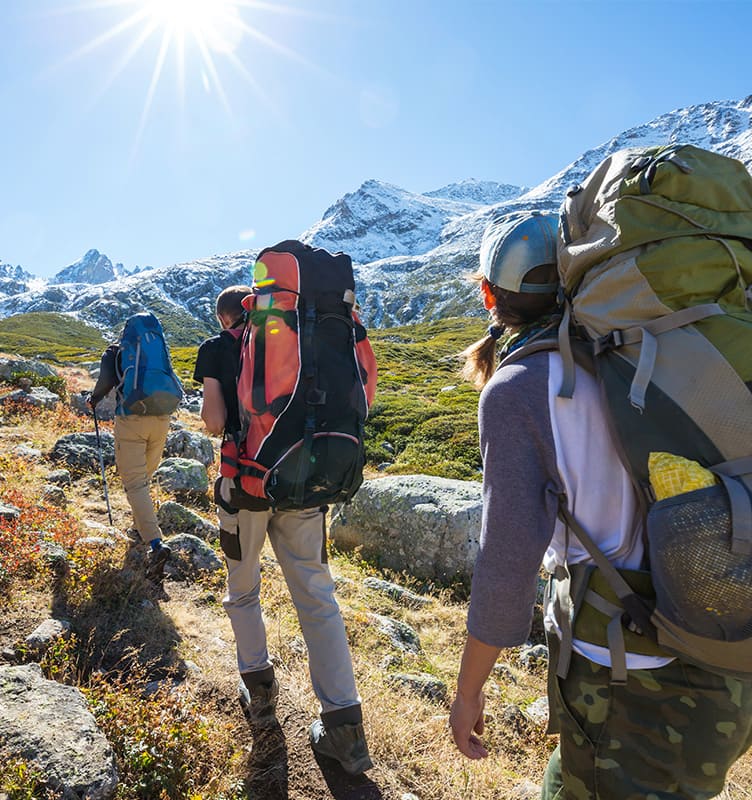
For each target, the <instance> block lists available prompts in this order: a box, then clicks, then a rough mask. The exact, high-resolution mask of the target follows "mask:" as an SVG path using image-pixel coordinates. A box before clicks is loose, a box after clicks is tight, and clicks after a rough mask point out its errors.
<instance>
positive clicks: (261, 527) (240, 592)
mask: <svg viewBox="0 0 752 800" xmlns="http://www.w3.org/2000/svg"><path fill="white" fill-rule="evenodd" d="M223 480H224V481H227V480H228V479H227V478H224V479H223ZM217 511H218V514H219V526H220V529H221V530H220V543H221V546H222V550H223V551H224V554H225V561H226V563H227V594H226V596H225V598H224V600H223V601H222V605H223V606H224V608H225V611H226V612H227V615H228V616H229V618H230V623H231V624H232V629H233V632H234V633H235V643H236V646H237V656H238V668H239V671H240V672H241V673H248V672H256V671H259V670H264V669H268V668H269V667H270V666H271V661H270V659H269V653H268V651H267V645H266V628H265V626H264V620H263V617H262V613H261V604H260V602H259V593H260V589H261V571H260V568H259V555H260V553H261V548H262V547H263V544H264V541H265V539H266V537H267V536H268V537H269V541H270V542H271V545H272V548H273V550H274V554H275V555H276V557H277V561H278V562H279V565H280V567H281V569H282V573H283V575H284V576H285V581H286V582H287V587H288V589H289V590H290V596H291V597H292V601H293V603H294V605H295V610H296V612H297V614H298V620H299V622H300V628H301V630H302V632H303V638H304V639H305V643H306V646H307V648H308V666H309V671H310V675H311V682H312V684H313V690H314V692H315V693H316V696H317V697H318V699H319V702H320V703H321V710H322V711H323V712H325V713H328V712H334V711H339V710H341V709H343V708H349V707H351V706H359V705H360V697H359V695H358V691H357V689H356V686H355V677H354V675H353V667H352V660H351V657H350V648H349V646H348V644H347V633H346V632H345V625H344V622H343V621H342V615H341V614H340V610H339V606H338V604H337V601H336V600H335V598H334V581H333V580H332V576H331V573H330V572H329V565H328V564H327V563H326V531H325V527H324V514H323V513H322V512H321V511H320V510H319V509H317V508H309V509H304V510H300V511H276V512H274V511H271V510H269V511H238V512H237V513H236V514H230V513H228V512H227V511H225V510H224V509H222V508H218V510H217Z"/></svg>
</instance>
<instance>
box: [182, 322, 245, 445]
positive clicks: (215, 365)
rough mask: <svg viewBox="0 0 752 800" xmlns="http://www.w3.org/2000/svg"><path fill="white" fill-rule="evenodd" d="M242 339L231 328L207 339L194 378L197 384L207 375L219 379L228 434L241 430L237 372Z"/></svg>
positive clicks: (199, 353) (200, 352)
mask: <svg viewBox="0 0 752 800" xmlns="http://www.w3.org/2000/svg"><path fill="white" fill-rule="evenodd" d="M241 338H242V337H238V338H237V339H236V338H235V337H234V336H233V335H232V334H231V333H230V332H229V331H222V333H220V334H219V336H212V338H211V339H207V340H206V341H205V342H204V343H203V344H202V345H201V346H200V347H199V348H198V355H197V356H196V366H195V368H194V370H193V380H194V381H196V382H197V383H203V382H204V378H214V379H215V380H218V381H219V384H220V386H221V387H222V397H223V398H224V401H225V406H226V407H227V421H226V422H225V432H226V433H237V432H238V431H239V430H240V415H239V414H238V390H237V375H238V363H239V361H240V343H241Z"/></svg>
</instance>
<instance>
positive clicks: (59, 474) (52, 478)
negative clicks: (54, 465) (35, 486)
mask: <svg viewBox="0 0 752 800" xmlns="http://www.w3.org/2000/svg"><path fill="white" fill-rule="evenodd" d="M45 480H46V481H47V483H54V484H55V485H56V486H70V485H71V483H72V481H71V474H70V470H67V469H54V470H52V472H50V473H49V475H47V477H46V479H45Z"/></svg>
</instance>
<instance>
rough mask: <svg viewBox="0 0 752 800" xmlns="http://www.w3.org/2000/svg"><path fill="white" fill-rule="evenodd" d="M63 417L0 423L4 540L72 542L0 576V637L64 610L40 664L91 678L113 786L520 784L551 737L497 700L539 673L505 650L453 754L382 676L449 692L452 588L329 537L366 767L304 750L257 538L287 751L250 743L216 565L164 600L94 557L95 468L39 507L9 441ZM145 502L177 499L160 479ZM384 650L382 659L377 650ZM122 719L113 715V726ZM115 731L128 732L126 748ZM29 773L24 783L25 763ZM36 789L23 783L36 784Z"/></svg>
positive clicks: (196, 789)
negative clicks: (400, 628) (405, 634)
mask: <svg viewBox="0 0 752 800" xmlns="http://www.w3.org/2000/svg"><path fill="white" fill-rule="evenodd" d="M76 380H80V376H78V377H76ZM182 421H183V422H185V423H186V424H187V425H189V426H190V427H193V428H195V429H197V430H198V429H200V425H199V423H198V421H197V419H196V418H195V417H191V416H190V415H184V416H183V417H182ZM103 427H109V426H108V425H103ZM71 430H91V423H90V421H89V420H85V419H81V418H79V417H76V416H75V415H72V414H70V413H69V412H67V411H56V412H45V413H41V414H17V415H11V416H8V415H6V418H5V420H4V424H2V425H0V473H2V475H3V477H4V481H2V482H0V496H2V498H3V499H5V500H15V501H16V502H17V503H18V504H19V506H20V507H22V509H23V511H24V519H25V520H26V522H25V523H24V525H21V526H18V527H17V528H14V529H13V530H12V531H11V532H10V533H8V534H7V535H8V536H12V537H15V538H11V539H10V540H9V541H8V542H6V546H7V547H8V548H10V549H11V550H12V549H13V548H14V547H16V548H18V547H21V544H22V543H23V544H24V546H27V551H24V552H28V557H29V558H30V559H32V560H33V559H35V558H36V557H37V554H36V551H34V548H33V547H32V548H31V549H28V542H29V538H28V537H29V531H30V530H31V529H32V528H34V529H35V530H37V531H38V530H43V531H45V532H46V533H45V536H46V537H50V538H53V539H56V540H58V541H60V542H64V543H65V545H66V547H68V549H69V551H70V552H71V553H72V554H73V555H72V557H71V563H72V569H71V572H70V573H69V574H68V575H67V576H66V577H65V578H64V579H63V580H62V581H61V580H60V579H58V580H54V579H53V578H52V576H51V575H50V573H49V572H47V571H45V569H43V568H41V567H39V565H37V566H35V568H34V569H30V570H29V569H26V570H24V569H23V568H22V567H21V565H20V564H19V565H18V567H17V570H16V572H15V573H14V574H13V575H11V576H9V580H10V584H9V586H10V589H9V590H8V591H6V592H5V594H4V596H3V599H2V600H0V606H1V608H2V613H1V614H0V647H2V646H8V645H10V644H18V642H19V641H22V640H23V638H24V637H25V636H26V635H28V633H30V632H31V630H33V628H34V627H36V625H37V624H38V623H39V622H40V621H41V620H42V619H43V618H45V617H46V616H49V615H50V614H51V613H58V614H63V613H64V614H66V615H67V618H69V619H70V620H71V621H72V623H73V627H74V631H75V637H74V639H73V640H72V641H71V642H70V643H69V644H68V645H66V646H65V647H60V648H57V649H55V650H53V651H52V652H51V653H50V654H48V656H47V657H46V659H45V662H44V665H43V666H44V668H45V670H46V672H47V674H48V675H50V676H53V677H55V678H56V679H58V680H64V681H67V682H70V683H74V684H77V685H79V686H81V687H82V689H84V690H85V691H86V693H87V696H88V697H89V700H90V703H91V705H92V708H94V709H95V710H96V713H97V717H98V719H99V720H100V724H101V725H102V726H103V728H104V729H105V730H106V731H107V733H108V736H109V737H110V739H111V741H112V743H113V747H114V749H115V752H116V753H117V756H118V760H119V766H120V772H121V776H122V781H121V787H120V790H119V794H118V800H182V799H183V798H185V800H241V799H243V798H245V800H256V798H264V800H277V798H288V800H289V798H292V800H326V798H331V797H335V798H343V800H344V798H356V797H358V798H362V800H370V799H371V798H373V799H374V800H376V798H382V800H399V799H400V798H401V797H402V795H403V794H404V793H406V792H413V793H414V794H415V795H417V796H418V797H419V798H420V800H458V799H459V798H468V800H504V798H511V797H512V796H513V790H514V787H515V786H517V785H518V784H520V783H521V782H523V781H525V780H528V781H532V782H533V783H538V782H539V781H540V779H541V775H542V773H543V769H544V767H545V763H546V761H547V758H548V755H549V753H550V751H551V750H552V748H553V746H554V745H555V739H552V738H550V737H546V736H545V734H544V732H543V730H542V728H541V727H540V726H539V725H536V724H534V723H532V722H529V721H527V720H526V719H525V718H524V717H519V716H517V717H514V716H510V715H509V713H508V710H509V707H510V706H511V705H512V704H514V705H516V706H518V707H520V708H523V709H524V708H525V707H526V706H527V705H528V704H529V703H530V702H532V701H533V700H535V699H536V698H538V697H541V696H543V695H545V675H544V674H543V672H542V671H540V670H534V671H529V670H527V669H526V668H523V667H521V666H520V665H519V663H518V662H517V658H516V657H517V652H516V651H508V652H505V653H504V654H503V659H502V660H503V661H504V663H505V664H506V665H507V667H508V672H507V675H508V676H511V678H510V677H507V678H506V679H504V680H502V679H501V678H498V677H492V678H491V679H490V680H489V682H488V684H487V696H488V703H487V724H486V731H485V733H484V736H483V739H484V742H485V743H486V744H487V746H488V748H489V750H490V751H491V756H490V757H489V758H488V759H486V760H484V761H482V762H470V761H468V760H466V759H464V758H463V757H462V756H460V755H459V753H458V752H457V750H456V749H455V747H454V744H453V742H452V739H451V736H450V734H449V730H448V727H447V721H448V714H449V704H448V702H442V701H429V700H427V699H424V698H421V697H418V696H415V695H414V694H410V693H408V692H405V691H402V690H398V689H395V688H394V687H393V686H391V685H390V684H389V683H388V681H387V678H388V676H389V674H390V673H391V672H395V671H401V672H427V673H430V674H431V675H433V676H435V677H436V678H439V679H441V680H443V681H444V682H445V683H446V685H447V687H448V695H449V697H451V694H452V691H453V689H454V685H455V681H456V672H457V668H458V665H459V661H460V654H461V650H462V646H463V643H464V637H465V615H466V610H467V607H466V604H465V603H464V602H460V601H458V600H454V599H452V596H451V595H450V593H449V592H448V591H446V590H439V589H435V590H431V591H428V593H427V594H428V596H430V597H431V598H432V602H431V604H430V605H428V606H426V607H421V608H408V607H405V606H403V605H400V604H399V603H398V602H396V601H395V600H393V599H391V598H389V597H386V596H384V595H381V594H379V593H377V592H375V591H374V590H371V589H368V588H367V587H365V586H364V585H363V579H364V577H366V576H367V575H370V574H378V575H379V577H387V578H390V579H395V580H396V581H397V582H399V583H402V584H403V585H405V586H407V587H408V588H413V589H414V590H417V589H418V588H419V587H418V586H417V584H416V583H415V582H414V581H411V580H410V579H409V578H408V577H406V576H395V575H382V574H381V573H377V572H376V571H375V570H374V569H373V568H372V567H371V566H369V565H368V564H367V563H365V562H363V561H361V560H360V559H359V557H358V554H357V553H356V554H350V555H345V554H342V553H337V552H332V553H331V556H330V564H331V567H332V572H333V573H334V575H335V576H336V577H337V578H338V601H339V603H340V607H341V609H342V614H343V617H344V619H345V623H346V627H347V630H348V636H349V639H350V643H351V648H352V652H353V663H354V667H355V672H356V677H357V681H358V686H359V690H360V692H361V696H362V700H363V708H364V713H365V725H366V730H367V733H368V736H369V743H370V747H371V751H372V756H373V759H374V762H375V764H376V766H375V768H374V769H373V770H372V771H371V772H369V774H368V777H369V780H368V781H367V782H363V783H360V784H357V783H350V784H347V783H340V784H336V782H335V781H333V779H332V776H331V775H330V774H327V773H326V770H325V768H324V767H322V766H321V765H320V764H317V762H316V761H315V760H314V758H313V756H312V754H311V751H310V749H309V747H308V744H307V739H306V726H307V724H308V723H309V722H310V720H311V719H312V718H314V717H315V715H316V714H317V712H318V705H317V701H316V698H315V696H314V695H313V692H312V689H311V685H310V678H309V675H308V666H307V658H306V653H305V646H304V645H303V644H302V636H301V632H300V627H299V625H298V621H297V617H296V615H295V611H294V608H293V606H292V604H291V602H290V598H289V594H288V592H287V588H286V585H285V582H284V579H283V576H282V574H281V571H280V569H279V567H278V565H277V564H276V562H275V561H274V558H273V553H272V551H271V549H270V548H269V547H268V546H267V548H265V551H264V559H263V573H262V607H263V608H264V614H265V618H266V623H267V633H268V643H269V650H270V653H271V654H272V657H273V660H274V661H275V664H276V670H277V675H278V678H279V680H280V684H281V689H282V691H281V696H280V708H279V713H278V718H279V720H280V724H281V732H282V744H281V747H282V749H281V750H274V748H273V746H272V745H268V746H269V748H271V749H270V750H269V752H265V751H264V747H265V746H267V745H264V744H263V742H262V741H260V740H259V741H256V742H254V741H253V739H252V737H251V735H250V732H249V731H248V729H247V727H246V725H245V722H244V720H243V718H242V716H241V714H240V713H239V710H238V707H237V704H236V702H237V701H236V687H237V668H236V662H235V645H234V637H233V634H232V630H231V628H230V624H229V620H228V619H227V617H226V615H225V613H224V611H223V609H222V606H221V599H222V594H223V576H222V575H221V574H220V575H218V576H215V577H213V578H209V577H207V578H206V579H203V580H201V581H199V582H197V583H192V584H189V583H177V582H172V581H168V583H167V585H166V588H167V590H168V592H169V595H170V599H169V600H166V601H163V602H160V603H152V602H147V601H145V587H144V585H143V582H142V581H141V580H140V578H139V577H138V575H137V574H136V573H134V572H133V571H130V570H128V569H124V568H123V565H124V562H125V555H126V554H125V544H123V543H121V544H120V545H118V546H117V547H116V548H115V550H114V551H107V552H106V553H105V554H103V553H102V551H101V550H97V549H90V548H83V547H78V546H76V542H77V540H79V539H80V538H82V537H83V536H85V535H86V534H87V533H88V531H87V530H86V526H85V522H86V521H87V520H94V521H97V522H106V509H105V507H104V502H103V499H102V492H101V486H100V485H99V484H98V482H97V481H96V479H95V478H96V476H88V477H84V478H81V479H78V480H76V481H75V483H74V485H73V487H72V488H71V489H70V490H69V492H68V493H69V506H68V508H67V509H66V510H65V511H60V510H57V511H53V510H50V509H43V508H38V505H39V504H38V497H39V492H40V490H41V487H42V486H43V484H44V476H45V474H46V473H47V472H48V471H49V470H50V469H51V467H52V465H50V464H48V463H46V462H44V461H33V460H29V459H25V458H20V457H18V456H14V455H12V454H11V452H10V451H11V450H12V448H13V447H14V446H15V445H16V444H29V445H31V446H33V447H37V448H39V449H41V450H43V451H44V452H46V451H48V450H49V449H50V447H51V446H52V444H53V443H54V441H55V440H56V439H57V438H58V437H59V436H60V435H62V434H63V433H67V432H69V431H71ZM92 479H94V480H92ZM108 481H109V486H110V500H111V503H112V507H113V516H114V518H115V524H116V527H118V528H120V529H121V530H124V529H125V528H126V527H128V525H129V524H130V516H129V511H128V506H127V503H126V501H125V498H124V496H123V493H122V490H121V487H120V484H119V481H118V479H117V476H116V474H115V473H114V471H111V472H110V473H109V474H108ZM155 499H157V501H163V500H166V499H171V498H169V497H167V496H166V495H164V494H160V493H159V492H155ZM208 508H209V504H208V501H207V502H206V503H204V504H199V507H197V510H198V511H199V513H202V514H204V515H205V516H207V517H209V518H211V514H210V513H209V512H207V509H208ZM370 612H376V613H379V614H385V615H388V616H390V617H393V618H395V619H398V620H402V621H404V622H405V623H407V624H408V625H410V626H411V627H413V628H414V629H415V630H416V631H417V633H418V634H419V636H420V640H421V644H422V652H421V653H420V654H419V655H412V654H409V653H405V652H403V651H401V650H399V649H396V648H395V647H394V646H392V645H391V644H390V643H389V642H388V640H387V639H386V638H385V637H384V635H383V634H382V633H381V632H380V631H379V630H378V628H377V626H376V625H375V624H374V622H373V621H372V619H371V617H370V616H369V614H370ZM385 657H391V658H390V660H389V662H388V663H387V662H386V661H385ZM154 680H158V681H160V682H161V686H162V689H161V690H160V691H158V692H157V693H156V694H154V695H150V696H145V695H144V692H143V690H144V686H145V685H146V684H147V683H148V682H150V681H154ZM115 719H117V720H118V725H119V726H120V727H119V728H118V727H116V726H114V723H113V720H115ZM155 730H156V731H157V732H158V733H159V735H158V736H155V735H154V731H155ZM125 742H129V743H130V744H128V746H127V747H126V745H125ZM133 742H137V743H141V745H143V747H144V748H146V749H147V750H148V749H149V748H151V750H154V751H155V752H157V753H158V755H159V757H158V758H157V759H156V760H155V761H154V762H153V763H145V764H144V763H142V762H141V760H139V759H146V761H147V762H148V759H147V758H146V756H143V754H142V755H140V756H138V757H137V756H136V755H134V752H141V753H143V751H138V748H136V750H134V749H133ZM278 745H279V743H277V745H274V746H278ZM269 753H271V755H270V754H269ZM280 753H282V754H283V755H282V756H280ZM275 759H276V761H275ZM9 763H10V762H9ZM13 763H15V762H13ZM280 765H281V766H280ZM24 769H25V767H24V766H23V765H21V766H20V767H14V772H13V780H16V781H18V780H23V779H24V778H23V774H22V773H24ZM19 774H21V777H20V778H19ZM32 777H33V779H34V780H38V778H37V777H36V776H32ZM147 778H148V780H147ZM25 779H26V780H27V781H31V780H32V778H31V777H28V775H27V778H25ZM3 780H5V781H6V782H7V781H8V780H10V778H8V776H7V774H6V775H5V776H3V773H2V770H0V790H2V789H3V788H4V785H3V783H2V781H3ZM27 785H29V784H27ZM751 785H752V756H751V755H750V754H747V755H746V756H745V757H744V758H743V759H742V760H741V761H739V762H738V763H737V764H736V765H735V767H734V768H733V770H732V772H731V774H730V776H729V781H728V784H727V787H726V789H725V791H724V793H723V795H721V796H722V797H723V798H724V800H750V798H752V791H750V788H749V787H750V786H751ZM145 787H146V788H145ZM275 787H276V788H275ZM35 791H37V790H35ZM41 791H42V790H41V789H39V790H38V792H37V794H33V793H32V794H28V795H22V794H18V795H17V796H19V797H21V796H28V797H34V796H38V797H42V796H43V795H42V794H41Z"/></svg>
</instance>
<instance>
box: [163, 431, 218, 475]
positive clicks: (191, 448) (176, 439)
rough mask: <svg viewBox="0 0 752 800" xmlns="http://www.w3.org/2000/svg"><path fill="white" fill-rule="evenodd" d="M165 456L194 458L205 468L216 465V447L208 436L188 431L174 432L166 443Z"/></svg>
mask: <svg viewBox="0 0 752 800" xmlns="http://www.w3.org/2000/svg"><path fill="white" fill-rule="evenodd" d="M164 452H165V456H167V457H170V458H173V457H178V458H192V459H193V460H194V461H200V462H201V463H202V464H203V465H204V466H205V467H208V466H210V465H211V464H213V463H214V445H213V444H212V443H211V439H209V437H208V436H204V434H202V433H194V432H193V431H188V430H177V431H173V432H172V433H170V434H169V436H168V437H167V441H166V442H165V449H164Z"/></svg>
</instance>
